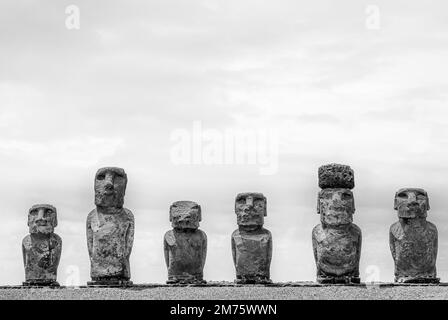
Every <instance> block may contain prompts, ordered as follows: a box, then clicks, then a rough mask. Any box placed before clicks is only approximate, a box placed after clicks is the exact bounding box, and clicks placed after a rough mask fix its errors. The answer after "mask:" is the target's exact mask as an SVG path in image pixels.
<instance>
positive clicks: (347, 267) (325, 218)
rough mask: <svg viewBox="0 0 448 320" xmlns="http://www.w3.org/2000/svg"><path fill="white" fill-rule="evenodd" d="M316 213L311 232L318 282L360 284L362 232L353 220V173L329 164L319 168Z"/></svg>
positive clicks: (340, 166)
mask: <svg viewBox="0 0 448 320" xmlns="http://www.w3.org/2000/svg"><path fill="white" fill-rule="evenodd" d="M319 186H320V187H321V188H322V190H321V191H320V192H319V195H318V199H317V213H318V214H319V215H320V221H321V223H320V224H319V225H317V226H316V227H314V229H313V233H312V239H313V251H314V259H315V261H316V266H317V282H319V283H330V284H336V283H345V284H349V283H360V278H359V260H360V257H361V229H359V227H358V226H356V225H355V224H354V223H352V221H353V214H354V213H355V201H354V198H353V193H352V191H351V190H350V189H352V188H354V186H355V182H354V173H353V170H352V169H351V168H350V167H349V166H346V165H340V164H329V165H325V166H322V167H320V168H319Z"/></svg>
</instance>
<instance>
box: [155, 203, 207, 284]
mask: <svg viewBox="0 0 448 320" xmlns="http://www.w3.org/2000/svg"><path fill="white" fill-rule="evenodd" d="M201 220H202V214H201V206H200V205H198V204H197V203H195V202H193V201H177V202H175V203H173V204H172V205H171V207H170V221H171V225H172V227H173V229H172V230H169V231H167V232H166V233H165V237H164V239H163V249H164V254H165V262H166V266H167V268H168V281H167V283H168V284H174V283H190V284H195V283H197V284H199V283H206V281H204V279H203V270H204V265H205V258H206V255H207V236H206V235H205V232H204V231H202V230H200V229H198V228H199V222H200V221H201Z"/></svg>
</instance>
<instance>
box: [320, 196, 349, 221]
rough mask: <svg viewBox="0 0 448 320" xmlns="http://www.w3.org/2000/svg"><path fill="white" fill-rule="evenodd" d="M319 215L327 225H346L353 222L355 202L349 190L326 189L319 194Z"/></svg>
mask: <svg viewBox="0 0 448 320" xmlns="http://www.w3.org/2000/svg"><path fill="white" fill-rule="evenodd" d="M317 213H318V214H320V220H321V222H322V223H323V224H327V225H344V224H348V223H351V222H352V221H353V214H354V213H355V200H354V198H353V193H352V192H351V191H350V190H349V189H343V188H337V189H324V190H321V191H320V192H319V196H318V200H317Z"/></svg>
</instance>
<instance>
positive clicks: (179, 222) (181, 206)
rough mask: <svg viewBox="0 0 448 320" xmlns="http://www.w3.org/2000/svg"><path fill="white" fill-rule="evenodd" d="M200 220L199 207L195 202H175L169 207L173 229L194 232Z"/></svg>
mask: <svg viewBox="0 0 448 320" xmlns="http://www.w3.org/2000/svg"><path fill="white" fill-rule="evenodd" d="M201 220H202V215H201V206H200V205H198V204H197V203H196V202H193V201H177V202H174V203H173V204H172V205H171V207H170V221H171V225H172V227H173V228H175V229H182V230H188V229H190V230H195V229H197V228H199V222H200V221H201Z"/></svg>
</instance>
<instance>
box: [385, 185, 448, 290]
mask: <svg viewBox="0 0 448 320" xmlns="http://www.w3.org/2000/svg"><path fill="white" fill-rule="evenodd" d="M394 207H395V210H397V211H398V221H397V222H395V223H394V224H393V225H391V226H390V232H389V245H390V251H391V252H392V257H393V259H394V262H395V282H402V283H438V282H439V280H440V279H439V278H437V273H436V259H437V240H438V239H437V228H436V226H435V225H434V224H432V223H431V222H429V221H426V216H427V211H428V210H429V198H428V194H427V193H426V191H425V190H423V189H416V188H405V189H400V190H399V191H398V192H397V193H396V194H395V205H394Z"/></svg>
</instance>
